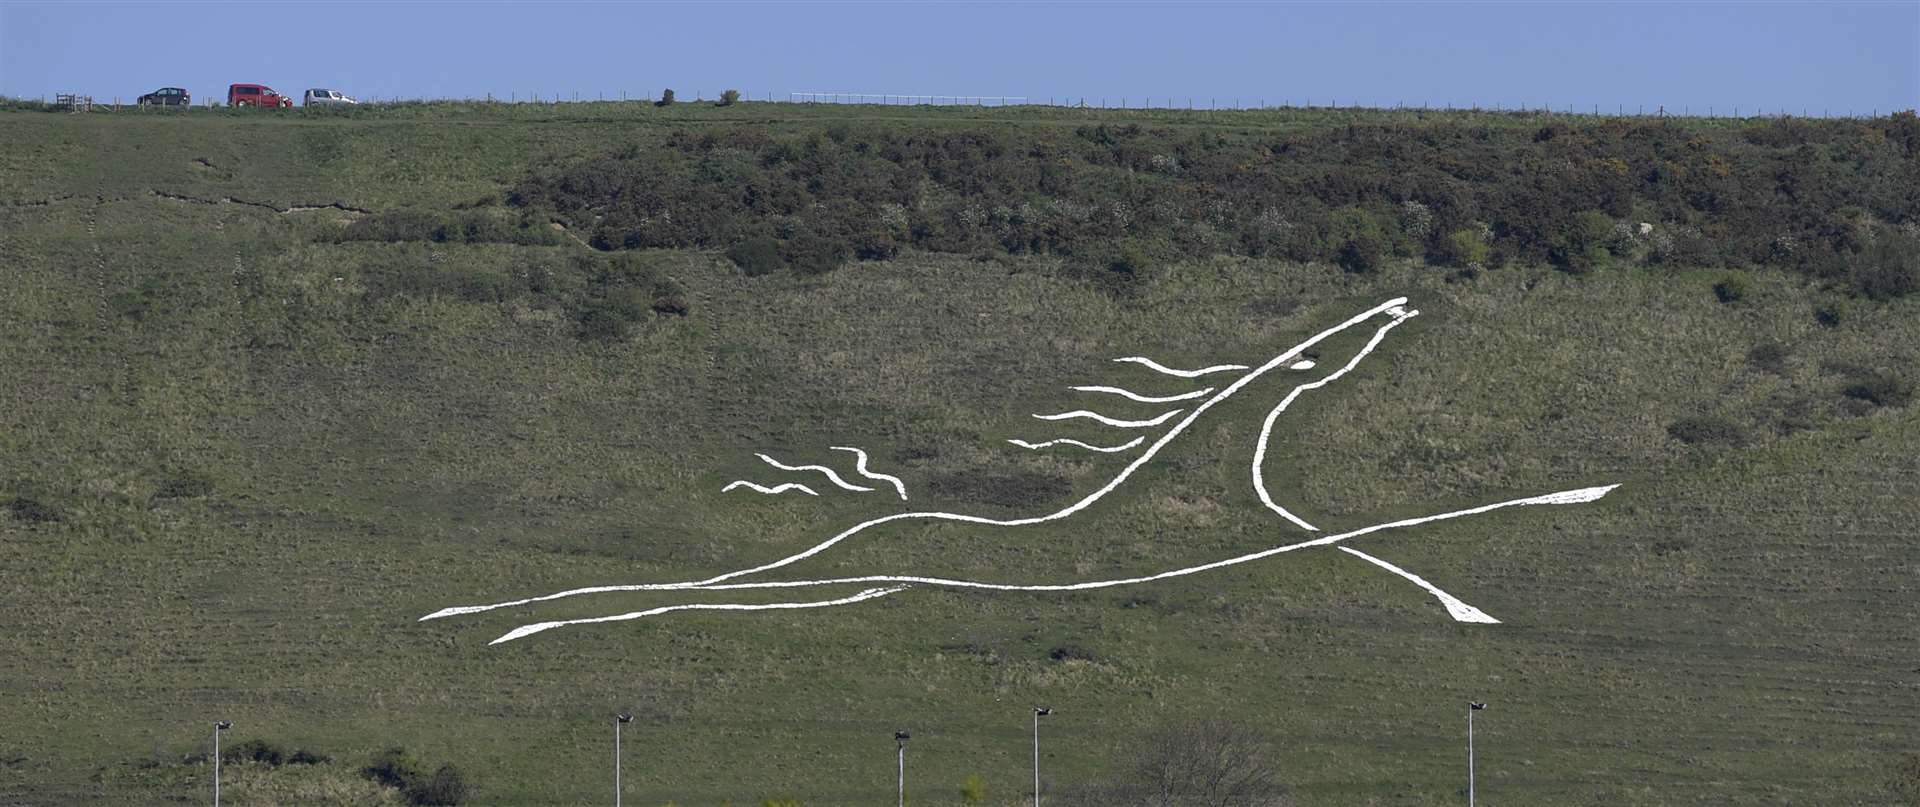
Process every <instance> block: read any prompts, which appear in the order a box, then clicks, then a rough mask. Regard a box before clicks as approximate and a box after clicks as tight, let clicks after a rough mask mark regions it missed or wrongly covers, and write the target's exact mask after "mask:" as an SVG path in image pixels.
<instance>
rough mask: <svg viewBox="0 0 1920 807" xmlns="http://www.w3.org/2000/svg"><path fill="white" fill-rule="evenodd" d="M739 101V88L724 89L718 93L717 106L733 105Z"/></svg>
mask: <svg viewBox="0 0 1920 807" xmlns="http://www.w3.org/2000/svg"><path fill="white" fill-rule="evenodd" d="M739 102H740V91H739V90H725V91H722V92H721V93H720V103H719V106H733V105H734V104H737V103H739Z"/></svg>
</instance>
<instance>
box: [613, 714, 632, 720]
mask: <svg viewBox="0 0 1920 807" xmlns="http://www.w3.org/2000/svg"><path fill="white" fill-rule="evenodd" d="M613 719H615V720H618V721H620V722H622V723H632V722H633V715H630V714H628V713H626V712H621V713H619V714H617V715H614V716H613Z"/></svg>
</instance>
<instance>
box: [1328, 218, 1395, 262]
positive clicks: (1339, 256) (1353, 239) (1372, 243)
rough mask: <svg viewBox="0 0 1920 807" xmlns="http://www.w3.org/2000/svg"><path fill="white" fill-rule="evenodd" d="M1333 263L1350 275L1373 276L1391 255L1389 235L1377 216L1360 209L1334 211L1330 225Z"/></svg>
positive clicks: (1329, 236)
mask: <svg viewBox="0 0 1920 807" xmlns="http://www.w3.org/2000/svg"><path fill="white" fill-rule="evenodd" d="M1326 243H1327V245H1328V246H1329V247H1330V248H1331V251H1332V253H1333V262H1334V263H1336V264H1339V266H1340V268H1342V269H1345V270H1347V271H1348V272H1354V273H1363V272H1371V271H1373V270H1374V269H1375V268H1377V267H1378V266H1379V265H1380V261H1381V259H1382V258H1383V257H1384V256H1385V255H1386V253H1387V245H1388V241H1387V235H1386V231H1385V230H1384V229H1382V228H1381V226H1380V222H1379V221H1378V220H1377V219H1375V218H1374V216H1373V214H1371V213H1369V212H1367V211H1366V210H1364V209H1362V208H1359V207H1344V208H1341V209H1339V210H1335V211H1333V216H1332V217H1331V219H1330V220H1329V221H1328V224H1327V239H1326Z"/></svg>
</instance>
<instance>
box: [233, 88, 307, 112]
mask: <svg viewBox="0 0 1920 807" xmlns="http://www.w3.org/2000/svg"><path fill="white" fill-rule="evenodd" d="M227 106H258V107H279V108H281V109H288V108H291V107H292V106H293V99H292V98H288V97H286V96H284V95H281V94H280V93H279V92H278V91H276V90H274V89H273V88H272V87H269V86H267V85H265V84H229V85H227Z"/></svg>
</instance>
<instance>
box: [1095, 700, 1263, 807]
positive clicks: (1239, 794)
mask: <svg viewBox="0 0 1920 807" xmlns="http://www.w3.org/2000/svg"><path fill="white" fill-rule="evenodd" d="M1129 763H1130V764H1129V766H1128V767H1129V771H1128V773H1130V774H1131V776H1130V777H1129V778H1130V779H1131V780H1132V784H1133V787H1134V790H1135V793H1136V796H1137V798H1136V800H1135V803H1140V804H1149V805H1153V806H1154V807H1180V806H1182V805H1206V806H1207V807H1265V806H1266V805H1283V804H1286V803H1287V795H1286V788H1285V787H1282V786H1281V785H1280V784H1279V783H1278V782H1276V781H1275V778H1276V777H1275V773H1274V768H1273V763H1272V761H1271V759H1270V755H1269V752H1268V749H1267V744H1266V741H1265V738H1263V737H1261V736H1260V734H1259V733H1258V732H1256V731H1254V730H1253V729H1252V728H1250V727H1249V726H1247V725H1245V724H1242V723H1238V722H1235V721H1231V720H1227V719H1224V718H1214V719H1204V718H1199V719H1187V720H1182V721H1179V722H1175V723H1170V724H1167V725H1164V726H1162V727H1160V728H1159V729H1158V730H1155V731H1153V732H1152V733H1150V734H1149V735H1148V736H1147V737H1146V738H1144V740H1143V741H1142V742H1140V743H1139V744H1138V745H1136V746H1134V754H1133V758H1132V759H1131V760H1129Z"/></svg>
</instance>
